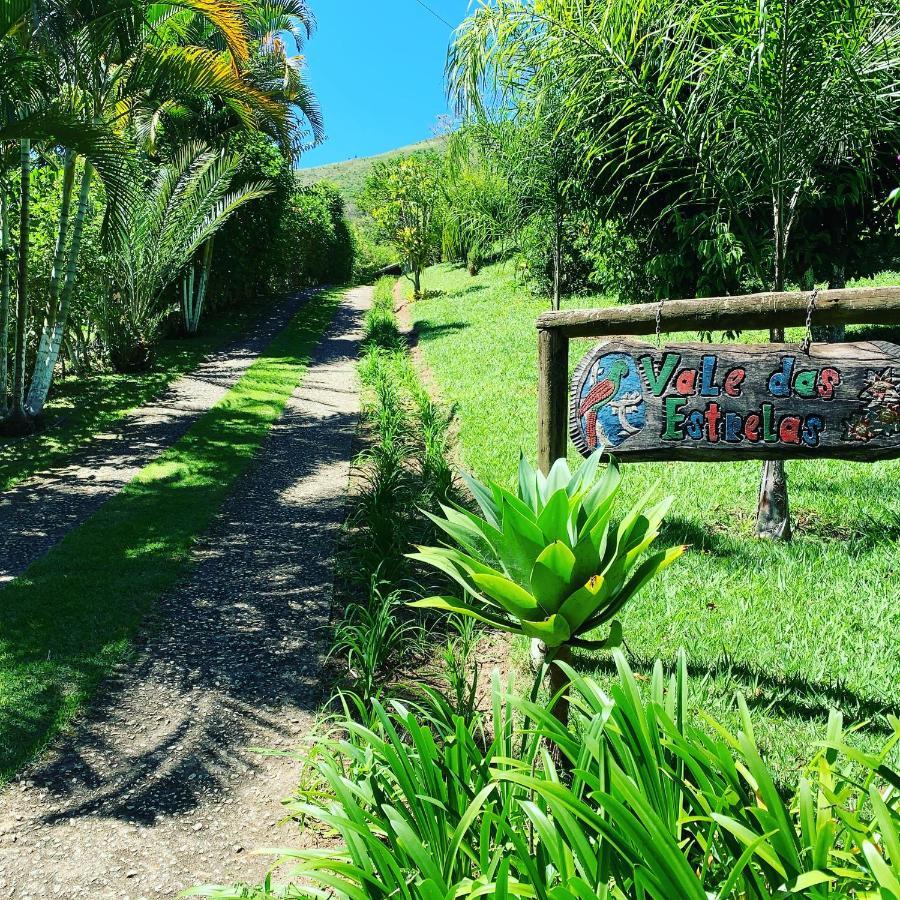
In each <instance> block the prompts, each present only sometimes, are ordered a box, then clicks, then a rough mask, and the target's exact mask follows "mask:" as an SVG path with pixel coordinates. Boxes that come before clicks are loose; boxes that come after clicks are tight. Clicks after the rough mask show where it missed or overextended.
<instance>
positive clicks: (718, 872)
mask: <svg viewBox="0 0 900 900" xmlns="http://www.w3.org/2000/svg"><path fill="white" fill-rule="evenodd" d="M616 666H617V668H618V673H619V679H618V681H617V683H616V684H615V685H614V687H613V689H612V691H611V693H610V694H609V695H607V694H606V693H605V692H604V691H603V690H602V689H601V688H600V686H599V685H598V684H597V683H596V682H595V681H594V680H593V679H591V678H586V677H582V676H580V675H578V674H577V673H576V672H574V670H572V669H569V670H568V674H569V675H570V677H571V680H572V692H573V704H572V705H573V722H572V725H571V727H569V728H566V727H564V726H562V725H561V724H560V723H559V721H558V719H556V718H555V716H554V715H553V714H552V712H551V711H550V710H549V709H548V708H547V707H545V706H543V705H541V704H537V703H534V702H533V701H530V700H525V699H522V698H519V697H517V696H516V694H515V692H510V691H509V689H507V688H505V687H504V686H503V685H502V684H500V683H495V685H494V695H493V715H492V716H491V717H489V720H488V721H487V722H480V721H479V720H478V719H477V718H476V719H474V720H471V719H470V720H466V719H465V718H464V717H461V716H456V715H453V713H452V711H451V710H450V709H449V707H448V705H447V703H446V701H445V700H444V699H443V698H442V697H441V696H440V695H439V694H437V692H434V691H428V692H426V693H425V695H424V696H423V699H422V700H421V701H419V702H414V703H401V702H394V703H389V704H382V703H379V702H378V701H375V702H373V704H372V711H371V714H370V716H369V718H368V721H366V722H364V723H354V722H347V723H345V725H344V728H345V729H346V736H343V737H341V736H336V737H334V738H333V739H331V740H329V741H327V742H325V743H324V744H323V745H322V746H320V747H319V749H318V751H317V752H316V754H315V756H314V760H313V762H312V766H313V767H314V768H315V770H316V772H317V774H318V776H319V778H318V779H316V780H315V781H314V782H313V784H312V785H311V786H310V788H309V789H308V790H303V789H301V791H300V795H299V797H298V798H297V799H296V800H295V801H293V804H292V806H293V810H294V812H295V814H296V815H298V816H302V817H303V818H304V819H307V820H313V821H317V822H320V823H322V824H324V825H327V826H328V827H329V828H330V829H333V830H334V831H336V832H337V833H338V835H339V836H340V838H341V841H342V847H341V848H340V849H337V850H336V849H334V848H329V849H328V850H327V851H324V852H323V851H318V850H298V851H295V852H290V853H285V854H284V856H283V861H287V862H289V863H291V864H293V867H294V875H293V877H292V878H291V879H290V881H289V883H288V884H287V885H286V886H285V887H284V888H283V889H272V888H271V887H268V886H267V887H265V888H260V889H259V890H247V889H242V890H239V891H235V890H233V889H232V890H228V889H226V890H214V891H212V892H211V895H212V896H215V897H218V898H220V900H224V898H238V897H244V898H250V897H252V898H270V897H272V898H274V897H282V898H299V897H314V896H322V893H321V891H327V892H328V895H329V896H337V897H348V898H350V897H355V898H363V897H387V896H398V897H405V898H409V900H419V898H421V900H425V898H438V897H440V898H452V897H479V896H493V897H506V896H525V897H534V898H540V900H576V898H577V900H594V898H610V900H613V898H615V900H625V898H632V897H643V898H647V900H650V898H655V900H671V898H673V897H683V898H696V900H709V898H711V897H715V898H721V900H725V898H746V900H750V898H759V900H763V898H766V900H768V898H772V897H788V896H804V897H814V898H829V897H847V896H857V897H873V898H874V897H883V898H887V897H896V896H898V893H897V892H898V890H900V801H898V797H900V773H898V772H897V770H896V769H894V768H892V767H891V765H890V764H889V762H888V760H889V758H890V754H891V751H892V749H893V748H894V747H896V745H897V742H898V741H900V722H897V721H896V720H894V722H893V732H892V734H891V736H890V738H889V739H888V740H887V741H886V743H885V745H884V747H883V748H882V750H881V751H880V752H879V753H878V754H877V755H874V756H866V755H863V754H860V753H858V752H856V751H855V750H854V749H853V748H852V747H851V746H850V745H849V744H848V740H849V736H848V735H847V734H845V732H844V731H843V728H842V721H841V717H840V716H839V715H836V714H835V715H833V716H832V717H831V719H830V721H829V724H828V729H827V733H826V735H825V741H824V747H823V749H822V750H820V751H819V752H818V753H817V754H816V755H815V756H814V758H813V759H812V760H810V761H809V762H808V763H807V764H806V765H805V766H804V769H803V773H802V775H801V778H800V781H799V785H798V787H797V790H796V792H795V793H794V794H793V795H792V796H790V797H784V796H782V794H781V793H779V791H778V789H777V787H776V784H775V782H774V780H773V778H772V774H771V772H770V771H769V769H768V767H767V766H766V764H765V762H764V761H763V759H762V757H761V755H760V752H759V749H758V747H757V744H756V739H755V737H754V732H753V725H752V722H751V720H750V716H749V713H748V711H747V707H746V705H745V704H744V703H743V700H742V699H741V698H738V699H739V703H740V706H741V710H742V726H741V729H740V731H739V732H738V733H737V734H730V733H729V732H728V731H726V730H725V729H723V728H721V727H720V726H718V725H717V724H716V723H714V722H713V723H710V725H709V727H707V728H701V727H698V726H697V725H695V724H693V723H692V719H693V715H694V709H693V707H692V705H691V698H690V697H689V695H688V691H687V671H686V670H687V665H686V659H685V657H684V656H683V655H682V656H681V657H680V658H679V661H678V666H677V669H676V671H675V673H674V674H673V675H672V676H671V677H669V678H667V677H666V676H665V674H664V672H663V668H662V666H661V665H660V664H657V666H656V667H655V668H654V670H653V675H652V678H651V680H650V685H649V691H647V692H644V691H642V689H641V686H640V684H639V682H638V681H637V678H636V676H635V675H634V674H633V673H632V671H631V670H630V668H629V667H628V664H627V663H626V661H625V658H624V657H623V656H622V655H620V654H617V655H616ZM518 723H521V724H518ZM547 742H551V743H552V744H553V745H555V746H556V747H558V748H559V749H560V751H561V754H562V757H563V759H564V760H565V762H566V766H565V770H566V771H562V770H560V769H558V768H557V766H556V765H555V764H554V761H553V758H552V754H551V753H550V751H549V749H548V743H547ZM567 773H570V774H567ZM323 789H324V793H325V796H324V797H323Z"/></svg>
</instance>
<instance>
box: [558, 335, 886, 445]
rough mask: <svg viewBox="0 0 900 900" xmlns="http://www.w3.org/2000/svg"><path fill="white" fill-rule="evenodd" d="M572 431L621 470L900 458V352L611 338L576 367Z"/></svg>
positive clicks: (869, 345)
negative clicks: (672, 463) (657, 464)
mask: <svg viewBox="0 0 900 900" xmlns="http://www.w3.org/2000/svg"><path fill="white" fill-rule="evenodd" d="M570 426H571V428H570V430H571V435H572V439H573V441H574V442H575V445H576V447H578V450H579V451H580V452H581V453H582V454H584V455H588V454H590V453H591V452H592V451H593V450H595V449H596V448H597V447H598V446H604V447H606V448H607V449H608V450H609V451H610V452H611V453H613V454H615V456H616V457H617V458H619V459H620V460H622V461H623V462H625V461H639V460H666V459H672V460H736V459H789V458H790V459H794V458H798V459H799V458H804V457H836V458H840V459H856V460H861V461H867V460H876V459H885V458H889V457H900V347H898V346H896V345H894V344H888V343H884V342H881V341H869V342H863V343H854V344H813V345H812V347H811V348H810V351H809V353H808V354H807V353H805V352H803V350H802V349H801V348H800V347H798V346H797V345H796V344H755V345H741V344H727V345H716V344H667V345H665V346H663V347H662V348H658V347H655V346H653V345H651V344H645V343H642V342H639V341H633V340H613V341H608V342H606V343H602V344H599V345H598V346H597V347H595V348H594V349H593V350H592V351H591V352H590V353H589V354H588V355H587V356H585V357H584V359H582V360H581V362H580V363H579V365H578V367H577V369H576V370H575V375H574V377H573V381H572V397H571V410H570Z"/></svg>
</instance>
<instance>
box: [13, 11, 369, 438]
mask: <svg viewBox="0 0 900 900" xmlns="http://www.w3.org/2000/svg"><path fill="white" fill-rule="evenodd" d="M6 13H7V14H6V15H4V16H3V17H2V18H0V28H2V30H0V57H2V64H3V67H4V73H5V77H4V80H3V83H2V86H0V101H2V102H0V289H2V296H0V409H2V411H3V412H4V413H5V412H6V409H7V407H8V408H9V410H10V413H9V416H8V417H7V419H6V421H5V423H4V426H3V427H4V429H5V430H7V431H12V432H18V431H27V430H29V429H30V428H31V427H32V420H33V419H34V418H35V417H38V416H40V414H41V412H42V410H43V407H44V404H45V402H46V400H47V397H48V395H49V392H50V389H51V386H52V383H53V380H54V376H55V375H56V374H57V371H58V370H59V369H61V368H62V367H63V366H65V365H68V366H69V368H70V370H75V371H76V372H79V373H81V374H82V375H87V373H89V372H90V371H91V370H95V369H98V368H104V367H108V366H112V367H113V368H114V369H117V370H119V371H123V370H129V371H130V370H140V369H145V368H146V367H148V366H149V365H151V363H152V360H153V356H154V347H155V344H156V342H157V341H158V339H159V337H160V336H161V335H162V334H163V333H165V331H166V330H172V329H174V328H179V327H180V328H181V329H183V330H184V331H185V332H186V333H188V334H193V333H195V332H196V331H197V329H198V328H199V326H200V321H201V316H202V313H203V310H204V308H206V307H207V306H209V305H213V306H215V305H222V304H224V303H228V302H234V301H240V302H246V301H248V300H255V299H257V298H259V297H260V296H272V295H274V294H277V293H279V292H283V291H287V290H296V289H297V288H299V287H303V286H306V285H309V284H312V283H320V282H323V281H344V280H347V279H348V278H349V277H350V276H351V274H352V267H353V240H352V236H351V234H350V232H349V230H348V227H347V225H346V223H345V222H344V219H343V206H342V203H341V201H340V199H339V197H338V196H337V194H336V192H335V191H333V190H331V189H329V188H327V187H324V186H323V187H315V188H312V189H307V190H297V189H296V188H295V183H294V179H293V173H292V167H293V164H294V162H295V160H296V159H297V157H298V156H299V154H300V153H301V152H302V151H303V149H304V148H305V147H306V146H308V145H309V144H310V143H311V142H313V143H314V142H316V141H317V140H319V139H320V138H321V136H322V134H323V131H322V121H321V115H320V112H319V109H318V106H317V104H316V100H315V97H314V96H313V95H312V93H311V91H310V90H309V87H308V86H307V84H306V82H305V79H304V75H303V71H302V58H301V57H289V56H288V55H287V54H286V52H285V44H284V42H283V41H282V39H281V38H280V37H279V36H278V35H280V34H284V33H287V34H289V35H291V36H292V38H293V40H294V42H295V43H296V44H297V45H298V46H300V45H302V42H303V41H304V40H305V39H306V38H307V37H308V36H309V35H310V33H311V30H312V26H313V17H312V13H311V11H310V10H309V8H308V7H307V5H306V4H305V2H303V0H278V2H276V3H274V4H271V3H267V4H263V5H259V4H255V3H246V4H241V5H240V6H239V7H237V6H235V5H234V4H232V3H230V2H227V0H214V2H210V3H204V4H202V5H200V6H197V5H196V4H193V3H190V2H186V3H181V2H179V0H171V2H168V0H167V2H163V3H159V4H158V3H146V2H144V0H129V2H126V3H119V2H101V3H99V4H94V5H92V6H91V7H90V9H87V8H85V9H82V8H81V7H78V8H77V9H76V7H74V6H71V4H68V5H67V3H66V2H65V0H61V2H58V3H50V4H34V3H29V2H24V3H21V4H15V5H14V6H12V7H10V8H9V9H8V10H7V11H6ZM98 61H101V62H102V65H100V64H98ZM229 220H233V221H231V222H229ZM223 228H224V231H223V230H222V229H223ZM207 298H209V300H210V301H211V302H207ZM29 374H30V378H29ZM10 375H11V377H10Z"/></svg>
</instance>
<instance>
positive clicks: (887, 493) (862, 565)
mask: <svg viewBox="0 0 900 900" xmlns="http://www.w3.org/2000/svg"><path fill="white" fill-rule="evenodd" d="M892 281H893V283H898V282H900V278H892V277H891V276H889V275H886V276H882V277H881V278H879V279H877V283H879V284H888V283H891V282H892ZM426 285H427V287H428V289H429V290H430V291H433V292H434V295H433V296H432V297H430V298H428V299H426V300H424V301H421V302H419V303H416V304H414V305H413V307H412V309H413V316H414V318H415V320H416V322H417V326H418V331H419V339H420V342H421V346H422V349H423V352H424V355H425V359H426V361H427V362H428V364H429V365H430V367H431V369H432V370H433V372H434V375H435V378H436V380H437V383H438V386H439V389H440V391H441V393H442V395H443V398H444V399H445V400H446V401H447V402H448V403H452V404H455V405H456V407H457V411H458V419H459V443H460V447H459V451H460V455H461V459H462V461H463V464H464V465H465V466H467V467H469V468H471V469H472V470H473V471H475V472H476V473H477V474H478V475H479V476H481V477H482V478H495V479H498V480H502V481H506V482H508V483H511V482H512V480H513V476H514V473H515V468H516V464H517V461H518V455H519V451H520V449H521V450H523V451H524V452H525V453H526V454H527V455H528V456H530V457H531V458H532V459H533V458H534V456H535V453H536V445H537V440H536V439H537V425H536V418H537V411H536V383H537V381H536V378H537V342H536V333H535V329H534V320H535V318H536V316H537V315H538V314H539V313H541V312H544V311H545V310H546V309H547V308H548V306H547V303H546V301H545V300H542V299H540V298H534V297H530V296H529V295H528V293H527V291H525V289H524V288H522V287H521V286H520V285H517V284H516V283H515V281H514V279H513V277H512V268H511V267H510V266H505V267H504V266H495V267H491V268H489V269H486V270H485V271H484V272H483V273H482V274H481V275H480V276H478V277H477V278H472V277H471V276H469V275H468V273H467V272H465V270H462V269H456V268H452V267H448V266H439V267H436V268H434V269H431V270H429V271H428V273H427V274H426ZM606 302H608V301H605V300H603V299H602V298H596V297H593V298H578V299H576V300H574V301H569V302H567V306H571V305H576V304H577V305H579V306H596V305H602V304H603V303H606ZM717 337H718V336H717ZM766 337H767V335H766V334H763V333H762V332H753V333H750V332H748V333H745V334H743V335H742V336H741V340H743V341H747V342H749V341H753V340H763V339H765V338H766ZM800 337H802V330H800V329H793V330H791V331H789V333H788V339H789V340H799V339H800ZM679 338H681V339H696V335H679ZM591 343H592V342H591V341H589V340H586V341H576V342H573V346H572V352H571V358H570V366H571V367H574V364H575V363H576V362H577V360H578V359H579V358H580V356H581V355H582V354H583V353H585V352H586V351H587V349H588V348H589V347H590V346H591ZM572 459H573V461H574V459H575V455H574V451H572ZM759 468H760V466H759V463H754V462H738V463H641V464H632V465H629V466H627V467H626V468H625V478H626V487H627V493H628V495H629V496H631V497H635V496H637V495H639V494H640V493H642V492H643V491H644V490H646V489H647V488H648V487H649V486H651V485H653V484H659V485H660V486H661V489H662V490H664V491H666V492H668V493H671V494H673V495H674V496H675V504H674V506H673V511H672V513H671V515H670V517H669V525H668V527H667V529H666V532H665V534H664V535H663V538H662V540H664V541H666V542H668V543H670V544H674V543H677V542H685V543H688V544H691V545H692V550H691V552H690V553H688V554H687V555H686V556H685V557H684V559H683V560H682V561H680V562H679V563H678V564H677V565H675V566H673V567H672V568H671V569H669V570H668V571H667V572H665V573H664V574H663V576H661V577H660V578H659V579H657V580H656V581H654V582H653V583H652V584H651V585H650V586H649V587H648V589H647V590H646V591H645V592H644V593H642V594H641V596H640V599H639V600H638V601H637V602H635V603H633V604H632V605H631V607H630V608H629V609H627V610H626V612H625V614H624V615H623V617H622V621H623V625H624V627H625V634H626V641H627V644H628V649H629V650H630V651H631V653H632V654H633V655H634V657H635V658H636V659H637V660H638V661H647V660H652V659H654V658H655V657H657V656H661V657H663V658H664V659H665V660H667V661H669V662H671V661H672V660H673V659H674V656H675V653H676V651H677V650H678V648H679V647H685V648H686V649H687V650H688V652H689V653H690V657H691V666H692V672H693V674H694V677H695V678H696V679H697V681H698V683H697V684H696V685H695V686H694V696H696V697H697V698H699V699H700V700H701V701H702V702H703V703H705V704H706V705H707V706H708V708H709V709H710V710H711V711H712V712H713V713H714V714H715V715H717V716H721V717H722V718H723V719H725V720H726V721H728V722H729V723H734V722H735V721H736V720H735V719H734V717H733V715H732V711H733V695H734V691H735V690H738V689H739V690H742V691H744V692H745V693H746V694H747V696H748V700H749V701H750V703H751V704H752V706H753V708H754V709H755V714H756V719H757V723H758V729H759V737H760V740H761V743H762V744H763V746H764V747H766V749H767V750H768V751H769V752H770V753H771V754H772V756H773V760H774V762H775V764H776V765H777V766H778V768H779V770H780V771H781V772H782V773H783V774H785V775H788V773H790V771H792V770H793V768H794V767H795V765H796V762H797V760H798V759H799V758H804V759H805V758H808V756H809V753H810V749H811V748H812V746H813V744H814V743H815V741H817V740H820V739H821V738H822V735H823V733H824V723H825V721H826V716H827V710H828V708H829V707H831V706H838V707H840V708H842V709H844V710H845V712H846V713H847V716H848V718H849V719H850V720H852V721H859V720H865V719H870V718H871V719H873V720H874V722H873V725H872V726H870V727H871V728H876V729H877V728H879V727H880V725H879V723H880V722H883V718H882V716H883V714H884V713H885V712H886V711H888V710H891V711H894V712H900V699H898V695H897V685H898V684H900V654H898V653H897V641H898V638H900V603H898V602H897V598H898V596H900V595H898V588H897V581H898V578H900V551H898V541H900V461H897V460H894V461H890V462H880V463H875V464H869V465H866V464H854V463H845V462H839V461H831V460H821V461H817V462H803V463H794V464H789V466H788V474H789V478H790V497H791V503H792V510H793V515H794V521H795V523H796V532H797V533H796V538H795V540H794V541H793V543H791V544H790V545H780V544H772V543H767V542H762V541H759V540H757V539H755V538H754V537H753V512H754V509H755V505H756V492H757V487H758V481H759ZM579 664H580V665H581V666H582V667H583V668H584V669H585V670H588V669H590V668H592V667H596V666H599V667H600V669H601V671H608V670H609V665H608V660H607V659H606V658H604V657H595V658H593V659H591V658H587V657H584V656H582V657H581V659H580V661H579ZM863 741H864V742H865V738H863Z"/></svg>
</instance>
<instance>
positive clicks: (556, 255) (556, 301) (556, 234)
mask: <svg viewBox="0 0 900 900" xmlns="http://www.w3.org/2000/svg"><path fill="white" fill-rule="evenodd" d="M561 245H562V222H561V220H560V215H559V211H558V210H557V213H556V223H555V226H554V229H553V298H552V299H551V305H552V307H553V309H559V308H560V305H561V298H560V281H561V280H562V273H561V271H560V270H561V269H562V260H561V258H560V257H561V256H562V247H561Z"/></svg>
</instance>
